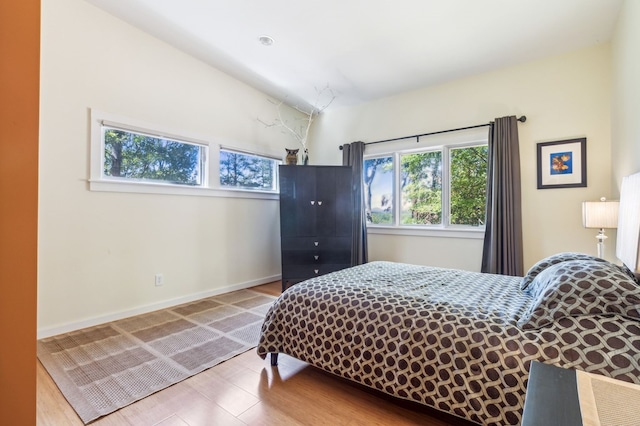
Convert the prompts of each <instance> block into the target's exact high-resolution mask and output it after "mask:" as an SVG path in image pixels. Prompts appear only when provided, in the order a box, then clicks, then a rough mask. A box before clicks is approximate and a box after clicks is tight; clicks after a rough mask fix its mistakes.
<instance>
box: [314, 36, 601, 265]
mask: <svg viewBox="0 0 640 426" xmlns="http://www.w3.org/2000/svg"><path fill="white" fill-rule="evenodd" d="M610 54H611V49H610V46H609V45H608V44H604V45H599V46H596V47H591V48H588V49H585V50H580V51H576V52H573V53H570V54H566V55H562V56H557V57H552V58H548V59H545V60H540V61H536V62H532V63H527V64H523V65H520V66H514V67H510V68H506V69H502V70H498V71H494V72H490V73H486V74H481V75H477V76H473V77H470V78H465V79H460V80H456V81H452V82H449V83H446V84H442V85H438V86H433V87H427V88H424V89H421V90H416V91H412V92H408V93H404V94H400V95H397V96H393V97H388V98H385V99H381V100H378V101H374V102H370V103H367V104H364V105H360V106H356V107H348V108H342V109H336V110H331V111H326V112H325V113H324V114H323V115H322V116H321V117H320V118H319V119H318V121H317V122H316V126H315V128H314V133H313V135H312V136H313V141H312V142H313V145H312V149H311V151H312V153H313V156H312V160H313V162H314V163H316V164H321V163H325V164H338V163H339V162H340V161H341V151H339V150H338V146H339V145H340V144H343V143H348V142H352V141H356V140H362V141H365V142H367V141H374V140H381V139H387V138H393V137H399V136H404V135H412V134H419V133H426V132H430V131H437V130H444V129H450V128H457V127H464V126H468V125H475V124H481V123H486V122H488V121H490V120H492V119H493V118H495V117H502V116H507V115H517V116H520V115H526V116H527V119H528V120H527V122H526V123H524V124H519V136H520V155H521V169H522V191H523V211H524V213H523V224H524V261H525V267H527V268H528V267H529V266H531V265H532V264H533V263H535V262H536V261H537V260H539V259H541V258H542V257H545V256H547V255H550V254H553V253H556V252H560V251H581V252H587V253H592V254H594V255H595V254H596V245H595V243H596V240H595V234H596V232H595V230H592V229H584V228H583V227H582V217H581V202H582V201H583V200H598V199H599V198H600V197H601V196H606V197H610V196H611V194H610V191H611V182H612V178H611V141H610V135H611V125H610V111H611V61H610ZM577 137H586V138H587V153H588V154H587V182H588V187H586V188H573V189H544V190H538V189H537V188H536V186H537V184H536V143H538V142H548V141H555V140H564V139H571V138H577ZM609 246H611V247H609ZM481 253H482V244H481V242H480V241H479V240H469V239H449V240H442V239H439V238H431V237H402V236H387V235H375V236H371V238H370V247H369V254H370V258H371V260H376V259H389V260H396V261H405V262H410V263H419V264H427V265H438V266H447V267H456V268H462V269H469V270H479V269H480V263H481V256H482V255H481ZM607 257H609V258H612V259H613V245H612V244H609V245H608V246H607Z"/></svg>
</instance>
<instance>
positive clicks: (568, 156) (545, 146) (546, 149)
mask: <svg viewBox="0 0 640 426" xmlns="http://www.w3.org/2000/svg"><path fill="white" fill-rule="evenodd" d="M537 151H538V189H549V188H579V187H585V186H587V138H577V139H567V140H562V141H555V142H540V143H538V144H537Z"/></svg>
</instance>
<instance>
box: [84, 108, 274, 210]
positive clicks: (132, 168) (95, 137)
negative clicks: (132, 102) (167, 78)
mask: <svg viewBox="0 0 640 426" xmlns="http://www.w3.org/2000/svg"><path fill="white" fill-rule="evenodd" d="M227 143H228V145H227ZM225 145H226V146H227V147H223V146H222V145H221V144H220V143H213V142H212V141H211V140H210V137H202V136H201V135H194V134H193V133H191V132H185V131H183V130H175V129H171V128H168V127H167V126H163V125H157V124H149V123H143V122H140V121H138V120H132V119H129V118H126V117H121V116H117V115H115V114H109V113H105V112H101V111H98V110H91V168H90V172H91V177H90V179H89V189H90V190H91V191H108V192H130V193H152V194H170V195H196V196H211V197H233V198H257V199H267V200H278V198H279V197H278V185H277V182H278V178H277V173H278V168H277V166H278V164H280V163H281V160H280V158H278V155H277V152H275V151H273V150H271V149H268V148H269V147H267V149H266V152H261V151H263V150H265V147H264V146H254V145H249V144H238V146H236V147H234V148H231V146H233V145H235V142H233V141H225ZM211 176H213V178H211Z"/></svg>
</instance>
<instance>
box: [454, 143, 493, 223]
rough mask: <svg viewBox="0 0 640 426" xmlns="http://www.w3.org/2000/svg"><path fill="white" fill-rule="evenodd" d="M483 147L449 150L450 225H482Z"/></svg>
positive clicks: (483, 213)
mask: <svg viewBox="0 0 640 426" xmlns="http://www.w3.org/2000/svg"><path fill="white" fill-rule="evenodd" d="M487 153H488V148H487V146H472V147H467V148H457V149H452V150H451V167H450V169H451V224H452V225H469V226H484V219H485V211H486V199H487V166H488V165H487Z"/></svg>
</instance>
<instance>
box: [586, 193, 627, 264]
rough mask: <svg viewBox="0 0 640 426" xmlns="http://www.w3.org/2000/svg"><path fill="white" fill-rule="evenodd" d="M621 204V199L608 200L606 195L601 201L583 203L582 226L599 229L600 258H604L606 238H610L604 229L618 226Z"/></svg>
mask: <svg viewBox="0 0 640 426" xmlns="http://www.w3.org/2000/svg"><path fill="white" fill-rule="evenodd" d="M619 206H620V202H619V201H607V199H606V198H604V197H602V198H600V201H584V202H583V203H582V226H584V227H585V228H597V229H599V231H598V235H596V238H597V239H598V257H599V258H604V257H603V256H604V240H606V239H607V238H608V237H607V236H606V235H604V230H605V229H612V228H617V227H618V208H619Z"/></svg>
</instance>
